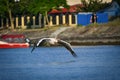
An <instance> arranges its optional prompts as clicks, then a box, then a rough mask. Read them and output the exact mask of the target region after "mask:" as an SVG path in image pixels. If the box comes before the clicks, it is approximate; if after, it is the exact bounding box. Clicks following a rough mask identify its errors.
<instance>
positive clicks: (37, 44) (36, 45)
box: [31, 38, 44, 53]
mask: <svg viewBox="0 0 120 80" xmlns="http://www.w3.org/2000/svg"><path fill="white" fill-rule="evenodd" d="M43 41H44V38H43V39H40V40H39V41H38V42H37V43H34V46H33V48H32V50H31V53H32V52H33V50H34V49H35V48H36V47H38V46H39V45H41V44H42V42H43Z"/></svg>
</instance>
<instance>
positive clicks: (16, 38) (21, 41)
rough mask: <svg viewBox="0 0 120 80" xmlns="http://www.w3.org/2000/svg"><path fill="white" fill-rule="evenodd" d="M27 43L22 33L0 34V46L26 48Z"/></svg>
mask: <svg viewBox="0 0 120 80" xmlns="http://www.w3.org/2000/svg"><path fill="white" fill-rule="evenodd" d="M28 47H29V44H28V43H26V42H25V36H24V35H22V34H17V35H13V34H9V35H8V34H7V35H2V36H1V39H0V48H28Z"/></svg>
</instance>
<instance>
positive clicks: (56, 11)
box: [48, 4, 82, 14]
mask: <svg viewBox="0 0 120 80" xmlns="http://www.w3.org/2000/svg"><path fill="white" fill-rule="evenodd" d="M78 6H82V5H81V4H76V5H72V6H70V8H69V9H67V8H62V9H61V10H56V9H53V10H52V11H50V12H49V13H48V14H55V13H67V12H70V13H73V12H77V7H78Z"/></svg>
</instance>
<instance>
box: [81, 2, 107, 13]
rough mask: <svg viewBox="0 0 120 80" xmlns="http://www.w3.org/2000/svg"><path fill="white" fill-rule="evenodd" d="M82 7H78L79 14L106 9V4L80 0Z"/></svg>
mask: <svg viewBox="0 0 120 80" xmlns="http://www.w3.org/2000/svg"><path fill="white" fill-rule="evenodd" d="M81 3H82V5H83V6H82V7H79V11H81V12H96V11H98V10H100V9H103V8H104V7H106V5H107V3H103V0H81Z"/></svg>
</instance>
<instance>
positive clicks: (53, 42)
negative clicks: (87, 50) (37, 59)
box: [31, 38, 77, 57]
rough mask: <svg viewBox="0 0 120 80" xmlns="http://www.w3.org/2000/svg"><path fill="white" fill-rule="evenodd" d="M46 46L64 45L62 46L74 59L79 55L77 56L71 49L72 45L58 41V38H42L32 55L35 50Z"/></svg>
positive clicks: (35, 45) (36, 44)
mask: <svg viewBox="0 0 120 80" xmlns="http://www.w3.org/2000/svg"><path fill="white" fill-rule="evenodd" d="M44 45H47V46H58V45H62V46H64V47H65V48H66V49H67V50H69V51H70V53H71V54H72V55H73V56H74V57H77V55H76V54H75V52H74V51H73V49H72V48H71V45H70V44H69V43H68V42H66V41H63V40H60V39H56V38H42V39H40V40H38V42H37V43H35V44H34V46H33V49H32V51H31V53H32V52H33V50H34V49H35V48H36V47H39V46H44Z"/></svg>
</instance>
